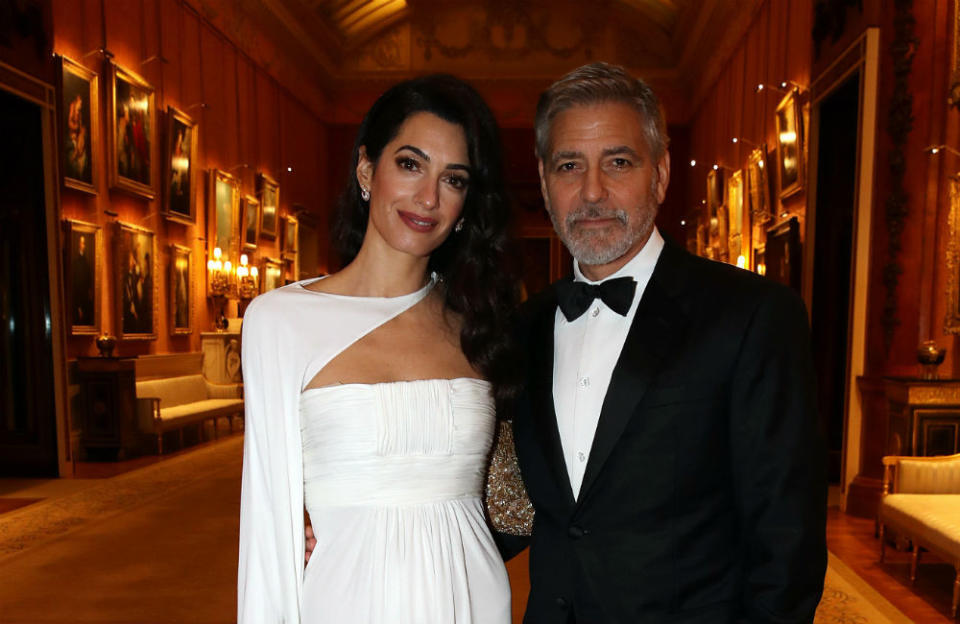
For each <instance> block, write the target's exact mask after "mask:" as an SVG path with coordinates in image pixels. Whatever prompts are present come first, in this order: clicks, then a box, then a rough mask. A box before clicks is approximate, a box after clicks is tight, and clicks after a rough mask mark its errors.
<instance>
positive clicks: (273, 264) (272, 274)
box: [260, 258, 283, 293]
mask: <svg viewBox="0 0 960 624" xmlns="http://www.w3.org/2000/svg"><path fill="white" fill-rule="evenodd" d="M281 286H283V262H281V261H280V260H275V259H274V258H261V260H260V292H261V293H265V292H267V291H268V290H273V289H274V288H279V287H281Z"/></svg>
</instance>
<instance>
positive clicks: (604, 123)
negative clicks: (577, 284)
mask: <svg viewBox="0 0 960 624" xmlns="http://www.w3.org/2000/svg"><path fill="white" fill-rule="evenodd" d="M539 167H540V188H541V190H542V192H543V198H544V201H545V202H546V206H547V211H548V212H549V213H550V219H551V220H552V221H553V226H554V228H555V229H556V230H557V234H558V235H559V236H560V239H561V240H562V241H563V243H564V244H565V245H566V246H567V248H568V249H569V250H570V253H571V254H572V255H573V257H574V258H576V259H577V261H578V262H579V263H580V270H581V271H583V272H584V274H585V275H587V277H589V278H591V279H601V278H603V277H606V276H607V275H610V274H611V273H613V272H614V271H616V270H617V269H619V268H620V267H621V266H623V265H624V264H626V263H627V261H629V260H630V259H631V258H632V257H633V256H635V255H636V254H637V252H638V251H640V250H641V249H642V248H643V246H644V245H645V244H646V242H647V239H648V238H649V237H650V233H651V232H652V231H653V220H654V218H655V217H656V216H657V209H658V208H659V206H660V203H661V202H662V201H663V197H664V195H665V194H666V191H667V184H668V182H669V180H670V156H669V155H668V154H666V153H665V154H664V155H663V156H662V157H661V158H660V159H659V160H657V161H654V160H653V156H652V154H651V152H650V148H649V146H648V145H647V141H646V139H645V138H644V135H643V126H642V125H641V118H640V114H639V113H638V112H637V111H636V110H635V109H633V108H632V107H631V106H629V105H627V104H624V103H621V102H604V103H599V104H590V105H583V106H574V107H572V108H569V109H567V110H565V111H562V112H561V113H558V114H557V116H556V117H554V119H553V124H552V126H551V129H550V153H549V154H546V155H544V157H543V158H542V159H541V160H540V162H539Z"/></svg>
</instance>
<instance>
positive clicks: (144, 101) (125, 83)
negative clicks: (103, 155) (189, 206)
mask: <svg viewBox="0 0 960 624" xmlns="http://www.w3.org/2000/svg"><path fill="white" fill-rule="evenodd" d="M109 92H110V110H109V112H108V114H107V122H108V124H109V129H108V131H107V143H108V145H107V155H108V156H109V159H110V187H111V188H116V189H120V190H123V191H127V192H128V193H132V194H134V195H139V196H140V197H145V198H147V199H153V197H154V184H153V169H152V164H153V162H152V158H151V155H152V153H153V144H154V142H155V138H156V124H155V122H154V117H155V113H156V111H155V109H154V94H153V87H151V86H150V85H149V84H147V82H146V81H145V80H144V79H143V78H140V77H139V76H137V75H136V74H134V73H133V72H131V71H129V70H127V69H124V68H123V67H120V66H119V65H115V64H113V63H111V64H110V88H109Z"/></svg>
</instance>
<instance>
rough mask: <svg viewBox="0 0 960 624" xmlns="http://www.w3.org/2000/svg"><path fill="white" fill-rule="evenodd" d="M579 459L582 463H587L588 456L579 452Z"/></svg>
mask: <svg viewBox="0 0 960 624" xmlns="http://www.w3.org/2000/svg"><path fill="white" fill-rule="evenodd" d="M577 459H579V460H580V461H582V462H584V461H587V454H586V453H584V452H583V451H577Z"/></svg>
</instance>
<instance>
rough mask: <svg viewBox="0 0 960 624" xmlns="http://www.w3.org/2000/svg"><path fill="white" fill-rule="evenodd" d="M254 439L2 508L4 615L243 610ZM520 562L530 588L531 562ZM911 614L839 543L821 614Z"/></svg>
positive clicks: (51, 619) (83, 617)
mask: <svg viewBox="0 0 960 624" xmlns="http://www.w3.org/2000/svg"><path fill="white" fill-rule="evenodd" d="M242 444H243V438H242V436H236V437H234V438H231V439H228V440H222V441H220V442H218V443H216V444H213V445H211V446H209V447H204V448H198V449H196V450H195V451H193V452H189V453H184V454H183V455H181V456H178V457H171V458H169V459H166V460H164V461H162V462H159V463H157V464H153V465H150V466H147V467H144V468H140V469H138V470H134V471H132V472H129V473H125V474H122V475H119V476H116V477H113V478H110V479H103V480H96V481H94V482H92V483H91V484H90V485H88V486H86V487H84V488H83V489H82V490H80V491H77V492H75V493H71V494H68V495H65V496H58V497H52V498H50V499H44V500H42V501H38V502H34V501H33V500H30V502H31V503H32V504H29V505H25V506H23V507H20V508H19V509H13V510H10V511H7V513H3V514H0V569H3V570H5V571H6V572H10V573H11V575H10V576H9V577H7V578H8V579H9V580H8V581H6V582H5V583H4V584H0V613H2V614H4V615H2V616H0V621H2V622H18V623H19V622H31V623H34V622H44V623H66V622H71V623H77V622H89V623H99V622H104V623H105V622H138V623H139V622H155V623H158V624H160V623H164V624H167V623H173V622H230V621H232V616H233V608H234V607H233V605H234V604H235V602H234V601H235V593H234V592H235V589H234V583H235V580H234V579H235V578H236V577H235V570H236V531H237V527H236V519H237V517H238V507H239V500H238V499H239V474H240V458H241V453H242ZM8 500H11V501H12V500H14V499H8ZM16 502H17V503H18V504H22V503H23V502H26V500H24V499H19V500H17V501H16ZM10 504H11V506H13V502H11V503H10ZM185 540H186V543H184V542H185ZM514 567H515V566H511V573H512V576H513V577H514V578H513V581H514V585H515V590H516V592H515V593H517V594H520V593H521V592H522V590H523V589H525V588H526V586H528V585H527V579H526V578H525V576H526V575H525V573H524V572H525V570H523V568H525V566H522V567H519V568H518V569H513V568H514ZM521 575H522V577H524V578H521ZM51 587H57V588H58V589H59V590H60V591H61V593H60V595H61V599H60V600H59V601H57V602H56V603H55V604H51V603H50V602H49V600H48V598H47V596H48V595H49V591H50V588H51ZM98 596H110V597H111V599H110V600H103V599H99V598H98ZM515 599H517V600H518V604H517V605H516V607H517V612H520V611H522V608H523V605H522V601H523V597H521V596H519V595H517V596H515ZM901 622H910V620H909V619H908V618H907V617H905V616H904V615H903V614H902V613H901V612H900V611H898V610H897V609H896V608H895V607H894V606H893V605H891V604H890V603H889V602H888V601H887V600H886V599H885V598H883V597H882V596H881V595H880V594H878V593H877V592H876V591H875V590H874V589H872V588H871V587H870V586H869V585H867V583H866V582H865V581H864V580H863V579H861V578H860V577H859V576H857V574H856V573H855V572H853V571H852V570H851V569H850V568H848V567H847V566H846V565H845V564H844V563H843V562H842V561H840V560H839V559H837V558H836V557H834V556H833V555H832V554H830V557H829V568H828V570H827V576H826V579H825V590H824V595H823V600H822V602H821V603H820V607H819V609H818V610H817V617H816V620H815V624H888V623H895V624H899V623H901Z"/></svg>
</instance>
